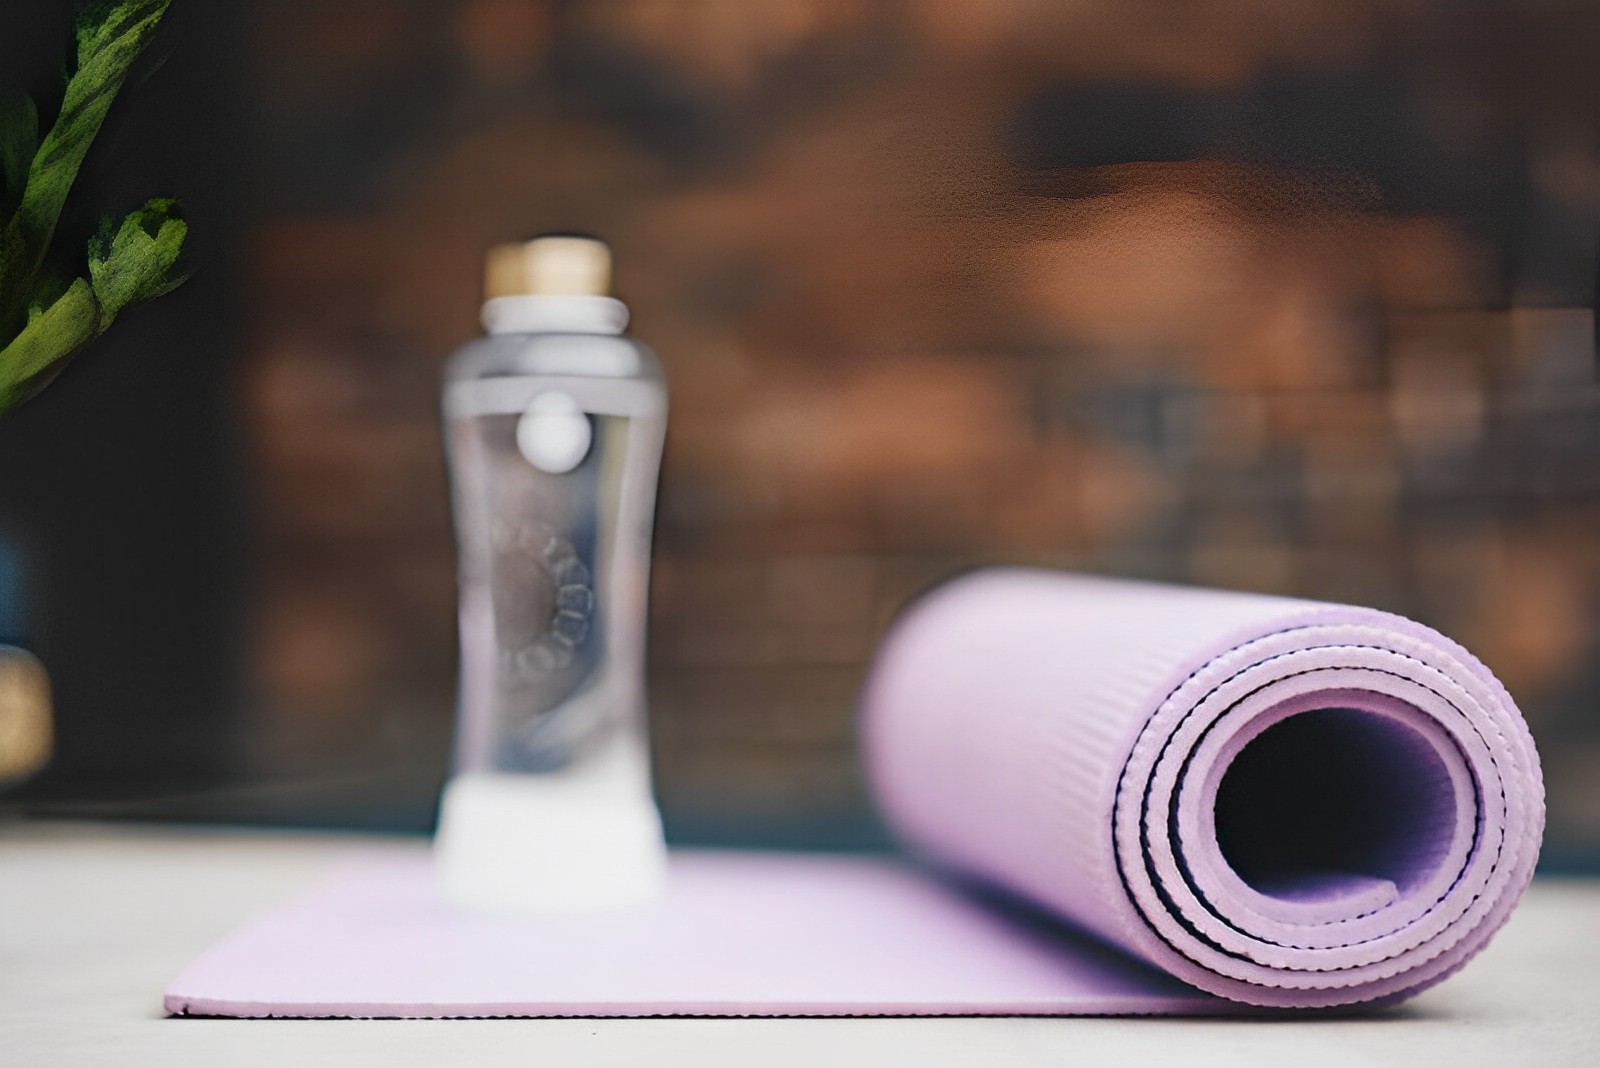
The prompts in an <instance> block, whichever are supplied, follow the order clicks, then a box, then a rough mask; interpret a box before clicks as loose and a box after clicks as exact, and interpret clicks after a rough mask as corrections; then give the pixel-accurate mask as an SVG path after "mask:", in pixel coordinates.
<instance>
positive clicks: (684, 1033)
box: [0, 822, 1600, 1068]
mask: <svg viewBox="0 0 1600 1068" xmlns="http://www.w3.org/2000/svg"><path fill="white" fill-rule="evenodd" d="M369 842H370V840H369V839H359V838H352V837H342V836H330V835H310V834H288V833H276V832H251V831H235V830H216V829H193V828H173V827H129V826H118V827H105V826H94V825H85V824H64V823H27V822H14V823H0V1064H4V1065H6V1066H8V1068H21V1066H31V1065H51V1066H70V1065H80V1064H82V1065H105V1064H126V1065H160V1066H162V1068H180V1066H184V1065H199V1066H205V1068H219V1066H223V1065H227V1066H237V1068H248V1066H250V1065H257V1064H259V1065H295V1066H296V1068H301V1066H311V1065H320V1064H329V1065H365V1064H374V1065H382V1066H384V1068H401V1066H405V1065H424V1066H429V1068H432V1066H446V1065H450V1066H453V1065H474V1066H476V1065H494V1064H526V1065H535V1064H537V1065H560V1066H565V1065H573V1064H643V1065H650V1066H671V1065H692V1066H695V1068H700V1066H708V1065H720V1064H729V1065H740V1066H747V1065H748V1066H763V1068H764V1066H779V1065H805V1066H807V1068H815V1066H819V1065H820V1066H823V1068H842V1066H845V1065H851V1064H864V1065H894V1066H900V1065H905V1066H915V1068H921V1066H924V1065H928V1066H931V1065H945V1064H982V1065H1006V1066H1011V1065H1033V1064H1038V1065H1051V1066H1061V1065H1076V1064H1099V1063H1113V1062H1114V1063H1118V1064H1123V1065H1143V1064H1162V1063H1180V1062H1181V1063H1182V1064H1184V1065H1185V1066H1186V1068H1187V1066H1201V1065H1212V1064H1218V1065H1221V1064H1228V1065H1234V1064H1241V1063H1262V1064H1287V1063H1293V1064H1296V1065H1305V1064H1340V1065H1361V1064H1405V1065H1417V1064H1435V1063H1438V1064H1448V1065H1451V1066H1457V1065H1474V1064H1486V1065H1488V1064H1493V1065H1503V1064H1541V1065H1564V1064H1571V1065H1585V1066H1593V1065H1600V882H1595V881H1577V880H1545V881H1539V882H1536V883H1535V884H1534V886H1533V888H1532V889H1531V890H1530V891H1529V892H1528V896H1527V898H1526V899H1525V900H1524V901H1523V903H1522V905H1521V907H1520V908H1519V909H1518V910H1517V913H1516V915H1515V916H1513V918H1512V920H1511V922H1510V924H1509V925H1508V926H1507V927H1506V929H1505V930H1504V931H1503V932H1502V933H1501V934H1500V936H1499V937H1498V938H1496V940H1495V941H1494V943H1493V944H1492V945H1491V946H1490V947H1489V949H1488V950H1486V951H1485V952H1484V953H1483V955H1482V956H1481V957H1479V958H1478V959H1477V960H1475V961H1474V962H1473V963H1472V964H1471V965H1470V966H1469V967H1468V968H1467V969H1466V970H1465V971H1464V972H1463V973H1462V974H1460V975H1458V976H1456V977H1455V978H1454V979H1451V980H1450V981H1449V982H1447V983H1445V984H1444V985H1442V986H1440V987H1438V988H1436V989H1434V990H1431V991H1429V992H1427V993H1426V994H1423V995H1422V996H1421V997H1419V998H1417V999H1416V1000H1414V1001H1412V1002H1411V1003H1410V1004H1409V1005H1407V1006H1405V1007H1403V1008H1401V1009H1399V1010H1394V1011H1391V1012H1389V1013H1386V1014H1382V1015H1378V1016H1372V1017H1366V1018H1354V1019H1310V1020H1307V1019H1299V1020H1284V1021H1264V1020H1152V1019H1111V1020H1104V1019H1101V1020H1097V1019H1038V1018H1028V1019H857V1020H818V1019H781V1020H715V1019H655V1020H333V1021H326V1020H324V1021H319V1020H217V1019H167V1018H165V1017H164V1016H163V1015H162V1012H161V992H162V989H163V988H164V987H165V986H166V984H167V982H168V981H169V980H170V979H172V977H173V976H174V975H176V974H177V972H178V970H179V969H180V968H182V967H183V965H185V964H186V963H188V961H189V960H190V959H191V958H193V957H194V956H195V955H196V954H198V953H199V952H200V951H201V950H203V949H205V948H206V947H207V946H208V945H210V944H211V943H212V942H213V941H215V940H216V939H217V938H219V937H221V936H222V935H224V934H226V933H227V932H228V931H229V930H231V929H232V928H233V927H235V926H236V925H238V924H239V923H240V922H242V921H243V920H245V919H246V918H248V917H250V916H251V915H253V914H255V913H257V912H259V911H261V910H262V909H264V908H268V907H270V906H272V905H274V904H276V903H278V902H280V901H283V900H284V899H286V898H287V897H289V896H292V895H293V894H294V893H295V891H296V890H298V889H299V888H301V887H303V886H304V885H306V884H307V883H308V882H309V881H310V880H312V879H313V878H315V877H316V876H317V875H318V874H319V873H320V872H322V871H323V870H324V869H325V868H326V867H327V866H328V865H329V864H331V863H333V862H334V861H336V860H337V859H338V858H339V857H340V856H341V854H343V853H344V852H346V851H348V850H350V849H351V848H352V847H354V846H357V845H365V844H368V843H369ZM400 848H417V849H422V848H425V847H424V845H423V844H422V843H420V842H415V843H413V844H412V845H411V846H406V845H404V844H402V845H401V846H400Z"/></svg>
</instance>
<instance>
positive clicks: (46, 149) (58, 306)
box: [0, 0, 188, 412]
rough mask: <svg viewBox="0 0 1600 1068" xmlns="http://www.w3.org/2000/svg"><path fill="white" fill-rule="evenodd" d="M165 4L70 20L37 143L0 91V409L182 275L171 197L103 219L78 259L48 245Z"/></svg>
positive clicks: (25, 112) (149, 0) (125, 4)
mask: <svg viewBox="0 0 1600 1068" xmlns="http://www.w3.org/2000/svg"><path fill="white" fill-rule="evenodd" d="M169 2H170V0H120V2H116V3H109V4H99V5H97V6H95V7H93V8H91V9H89V10H87V11H85V12H84V13H83V14H82V15H80V17H79V18H78V21H77V25H76V29H75V38H76V49H75V52H74V56H73V61H72V64H71V66H70V68H69V69H70V73H69V75H68V77H67V83H66V94H65V96H64V98H63V100H62V102H61V112H60V114H58V115H57V116H56V120H55V123H54V124H53V125H52V126H51V127H50V129H49V131H48V132H46V133H45V135H44V138H43V140H41V139H40V138H39V117H38V110H37V109H36V108H35V106H34V103H33V100H32V99H30V98H29V97H28V96H27V95H26V94H25V93H21V92H10V93H0V220H4V224H3V225H0V412H4V411H6V410H7V409H9V408H11V407H14V406H15V405H16V404H18V403H19V402H21V401H23V400H25V399H26V398H28V397H30V396H32V395H33V394H34V393H36V392H38V391H39V390H40V389H42V388H43V387H44V386H45V385H46V384H48V383H49V381H50V380H51V379H52V378H54V377H55V376H56V374H57V373H59V372H60V370H61V369H62V367H64V366H65V365H66V363H67V361H68V360H70V359H71V358H72V357H73V356H74V355H75V354H76V353H77V352H78V351H79V350H81V349H82V348H83V347H84V346H85V345H87V344H88V343H89V342H90V341H92V340H94V339H95V338H96V337H98V336H99V335H100V334H102V333H104V332H105V331H106V329H107V328H108V327H110V325H111V323H112V321H113V320H114V319H115V318H116V317H117V315H118V314H119V313H121V312H122V310H123V309H124V308H127V307H129V306H131V305H134V304H138V303H140V302H142V301H146V300H150V299H152V298H154V297H158V296H160V295H161V294H163V293H166V292H168V291H170V290H172V289H174V288H176V287H177V286H178V285H180V284H182V282H183V280H184V278H185V277H186V275H185V274H184V273H183V271H182V268H181V265H180V263H179V257H180V254H181V253H182V251H183V242H184V238H185V236H186V234H187V232H188V227H187V224H186V223H185V222H184V220H183V214H182V207H181V205H180V204H179V203H178V201H176V200H169V199H155V200H151V201H149V202H148V203H146V204H145V205H144V206H143V207H142V208H139V209H137V210H136V211H133V212H130V213H129V214H128V215H127V216H125V217H124V218H123V219H121V220H120V221H118V220H116V219H115V218H113V217H111V216H106V217H105V218H104V219H103V221H102V223H101V226H100V230H99V232H98V233H97V234H95V236H94V237H92V238H90V239H89V242H88V248H87V250H86V253H87V255H86V256H85V255H83V254H82V253H79V252H78V251H77V250H76V249H73V250H71V251H70V252H69V251H68V250H67V249H64V248H61V247H58V246H59V245H60V244H62V243H61V242H57V241H56V237H57V234H56V228H57V222H58V221H59V219H60V217H61V211H62V208H63V207H64V206H65V204H66V201H67V195H68V193H69V192H70V191H71V189H72V184H73V181H74V180H75V179H76V178H77V176H78V170H79V167H80V166H81V165H82V163H83V158H84V155H85V154H86V153H87V152H88V151H89V145H90V144H91V143H92V142H93V141H94V138H95V135H96V134H97V133H98V132H99V130H100V125H101V123H102V122H104V121H105V117H106V113H107V112H108V111H109V110H110V108H111V103H112V100H113V99H114V98H115V97H116V95H117V93H118V91H119V90H121V88H122V85H123V83H124V82H125V81H126V80H127V78H128V73H129V71H130V70H131V69H132V68H133V65H134V63H135V61H136V60H138V58H139V57H140V55H141V54H143V53H144V51H145V50H146V48H148V47H149V45H150V42H151V39H152V38H153V37H154V35H155V32H156V29H157V27H158V26H159V25H160V22H161V18H162V16H163V15H165V14H166V10H167V5H168V3H169Z"/></svg>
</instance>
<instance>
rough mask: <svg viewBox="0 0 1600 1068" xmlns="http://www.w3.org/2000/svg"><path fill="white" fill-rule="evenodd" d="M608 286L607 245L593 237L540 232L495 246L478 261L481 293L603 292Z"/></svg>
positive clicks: (586, 294) (501, 295)
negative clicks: (481, 271)
mask: <svg viewBox="0 0 1600 1068" xmlns="http://www.w3.org/2000/svg"><path fill="white" fill-rule="evenodd" d="M610 290H611V249H610V247H609V246H607V245H606V243H605V242H604V241H601V240H600V239H599V238H597V237H587V236H584V235H582V234H543V235H540V236H539V237H536V238H534V239H533V240H531V241H515V242H511V243H509V244H504V245H495V246H494V247H493V248H491V249H490V250H489V254H488V257H487V259H486V262H485V264H484V295H485V296H486V297H488V298H491V299H492V298H494V297H519V296H590V297H600V296H605V295H606V294H607V293H609V292H610Z"/></svg>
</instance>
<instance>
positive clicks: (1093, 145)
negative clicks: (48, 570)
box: [246, 0, 1600, 851]
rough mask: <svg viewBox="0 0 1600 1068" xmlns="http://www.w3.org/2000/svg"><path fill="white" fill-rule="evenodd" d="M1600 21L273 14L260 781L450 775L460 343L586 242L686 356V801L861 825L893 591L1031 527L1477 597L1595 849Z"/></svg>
mask: <svg viewBox="0 0 1600 1068" xmlns="http://www.w3.org/2000/svg"><path fill="white" fill-rule="evenodd" d="M1595 30H1596V22H1595V19H1594V17H1593V15H1592V14H1591V13H1587V12H1585V11H1584V10H1582V9H1579V8H1574V9H1571V10H1570V11H1569V10H1566V9H1561V8H1541V9H1540V12H1539V13H1537V14H1536V13H1530V12H1528V11H1526V10H1522V9H1519V8H1517V7H1515V6H1514V5H1509V4H1508V5H1504V6H1499V5H1488V6H1486V7H1483V8H1482V9H1481V10H1479V12H1478V14H1477V16H1476V17H1475V18H1471V19H1461V18H1457V17H1455V15H1453V14H1452V9H1451V8H1450V7H1448V6H1446V5H1442V4H1441V5H1437V6H1432V5H1417V4H1405V5H1400V4H1385V3H1361V4H1349V5H1279V4H1270V3H1262V4H1247V3H1238V2H1232V3H1221V2H1213V3H1199V4H1186V5H1170V4H1154V3H1151V4H1145V3H1133V4H1125V3H1122V4H1110V3H1107V4H1103V5H1101V4H1089V5H1059V4H1055V3H1047V2H1043V0H1041V2H1028V0H1006V2H1002V3H984V4H961V3H942V2H931V0H930V2H927V3H887V2H878V3H874V2H869V0H836V2H800V0H773V2H770V3H761V4H750V3H741V2H737V0H727V2H711V0H705V2H697V3H672V2H666V0H614V2H577V3H544V2H534V0H432V2H401V0H385V2H380V0H327V2H324V3H319V4H315V5H312V4H303V3H298V2H292V0H257V2H256V4H255V10H254V14H253V32H252V40H253V42H254V49H253V55H252V57H251V62H252V64H253V66H252V73H251V79H252V82H253V84H254V86H255V107H256V120H257V121H256V126H255V131H256V132H255V134H254V137H255V144H256V153H255V156H256V159H257V170H256V174H257V177H256V188H255V202H256V204H257V208H256V211H255V215H254V221H253V224H252V231H251V235H252V236H251V242H250V244H251V248H252V250H253V252H252V258H251V262H250V272H251V275H252V278H253V286H252V288H251V290H250V292H251V294H252V301H253V307H252V322H251V330H252V338H253V341H252V346H251V349H252V355H251V360H250V372H249V374H248V376H247V383H246V390H247V394H246V401H247V407H248V411H249V418H250V428H251V433H252V440H253V441H254V442H255V466H256V470H257V473H258V476H259V478H258V492H257V506H256V510H257V514H258V529H259V531H260V535H259V549H260V558H261V567H260V571H259V576H258V584H257V585H258V593H259V605H260V607H259V612H258V617H257V622H256V629H255V633H256V635H257V640H256V648H257V674H258V680H259V685H258V692H259V694H260V706H259V708H258V709H257V712H256V722H257V724H258V728H259V729H258V744H257V751H258V753H259V754H260V761H261V766H262V767H263V768H264V769H269V770H271V771H273V772H275V773H280V774H288V775H291V776H292V775H302V776H306V777H309V778H315V777H317V776H326V777H332V778H338V777H340V776H349V777H354V778H357V779H359V778H361V777H362V776H370V777H371V778H372V780H373V781H374V782H389V783H391V785H392V789H393V797H396V798H413V799H414V798H416V797H419V796H420V797H425V794H426V789H427V788H428V785H429V784H430V783H431V779H430V776H436V775H437V774H438V773H439V772H440V770H441V769H442V767H443V761H444V753H445V749H446V747H447V746H448V736H449V726H450V714H451V703H452V687H453V677H452V673H453V670H454V668H453V664H454V647H453V641H454V638H453V596H454V595H453V571H452V567H453V565H452V555H451V546H450V534H449V517H448V514H447V510H446V507H445V498H444V480H443V471H442V462H441V458H440V455H439V448H438V441H437V421H436V415H435V408H436V403H437V384H438V376H439V371H440V367H441V365H442V362H443V361H444V359H445V358H446V357H447V355H448V353H449V352H450V350H451V349H452V348H453V347H454V346H455V345H457V344H459V343H460V342H461V341H462V340H464V339H465V338H467V337H468V336H470V335H471V334H473V333H475V332H476V329H477V327H476V324H475V315H476V310H477V305H478V299H479V293H478V285H479V275H480V257H481V254H482V250H483V249H484V247H485V246H486V245H488V244H489V243H491V242H493V241H497V240H503V239H506V238H510V237H517V236H522V235H525V234H529V233H533V232H537V231H540V230H544V229H587V230H593V231H595V232H598V233H601V234H603V235H605V236H607V237H608V238H609V239H610V240H611V241H612V242H613V243H614V245H615V246H616V249H617V253H618V260H619V290H620V292H621V295H622V296H623V297H624V298H625V299H627V300H628V301H629V303H630V304H631V305H632V307H633V309H634V316H635V320H634V321H635V324H636V328H637V330H638V332H639V334H640V335H641V336H642V337H643V338H644V339H646V340H647V341H649V342H650V343H651V344H653V345H654V346H655V347H656V348H657V349H658V350H659V352H660V354H661V356H662V359H663V362H664V363H665V365H666V368H667V371H668V374H669V377H670V382H671V388H672V395H673V424H672V427H671V431H670V435H669V444H668V455H667V460H666V469H665V476H664V482H663V487H662V498H661V506H660V522H659V535H658V544H657V554H656V572H655V581H654V594H653V604H652V631H651V642H652V683H651V687H652V700H653V710H654V717H655V718H654V729H655V736H656V743H657V757H658V761H659V767H660V784H661V789H662V792H663V795H664V797H665V799H666V801H667V802H668V804H669V806H670V807H676V808H677V809H680V810H683V811H690V812H696V811H704V812H720V813H724V814H737V813H745V814H748V815H751V816H752V818H760V817H761V815H762V814H781V813H788V814H794V813H801V814H805V813H812V814H818V813H829V812H837V811H845V810H850V809H853V808H859V807H860V806H861V805H862V803H863V799H862V795H861V787H860V784H859V781H858V778H857V775H856V771H855V768H854V763H853V747H852V737H851V725H850V719H851V711H852V708H851V706H852V701H853V697H854V691H855V688H856V686H857V684H858V682H859V679H860V676H861V673H862V670H863V668H864V666H865V663H866V661H867V659H868V657H869V656H870V653H871V650H872V648H873V645H874V643H875V641H876V639H877V637H878V636H879V634H880V633H881V632H882V629H883V627H884V625H885V623H886V622H887V620H888V619H889V618H890V616H891V615H892V614H893V613H894V611H895V610H896V609H897V608H898V607H899V606H900V605H901V604H903V603H904V601H905V600H906V598H907V597H909V596H910V595H912V594H913V593H915V592H916V591H918V590H919V589H922V588H924V587H925V586H926V585H927V584H929V583H930V582H932V581H935V580H936V579H938V578H939V577H941V576H943V575H946V574H948V573H949V572H950V571H952V570H954V569H957V568H960V567H964V566H970V565H972V564H975V563H982V562H985V561H998V560H1008V561H1019V560H1020V561H1033V562H1040V563H1046V564H1054V565H1063V566H1073V567H1081V568H1088V569H1093V570H1099V571H1105V572H1109V573H1116V574H1126V575H1136V576H1150V577H1159V578H1169V579H1177V580H1186V581H1194V582H1202V583H1212V584H1218V585H1226V586H1235V587H1241V588H1246V589H1260V590H1268V591H1274V592H1292V593H1297V594H1303V595H1307V596H1314V597H1326V598H1332V599H1338V600H1350V601H1357V602H1362V603H1368V604H1374V605H1378V606H1380V607H1384V608H1390V609H1394V610H1397V611H1401V612H1405V613H1408V614H1411V615H1415V616H1417V617H1420V618H1422V619H1424V620H1426V621H1428V622H1430V623H1433V624H1435V625H1437V626H1439V627H1441V628H1442V629H1444V630H1446V631H1447V632H1449V633H1451V634H1453V635H1455V636H1458V637H1459V638H1461V639H1462V640H1463V641H1465V642H1466V643H1467V644H1468V645H1469V646H1471V647H1472V648H1474V649H1475V650H1476V651H1478V652H1479V653H1480V654H1481V655H1482V656H1483V657H1484V658H1485V659H1486V660H1487V661H1488V662H1489V663H1490V664H1491V665H1492V666H1493V667H1494V668H1495V669H1496V670H1497V671H1498V672H1499V673H1500V674H1501V676H1502V677H1503V678H1504V679H1505V680H1506V682H1507V684H1508V685H1509V686H1510V687H1511V688H1512V690H1513V692H1514V693H1515V694H1516V695H1517V696H1518V697H1519V699H1520V700H1521V701H1522V702H1523V703H1524V707H1525V708H1526V710H1527V712H1528V714H1529V717H1530V719H1531V720H1532V721H1533V722H1534V726H1535V729H1536V731H1537V732H1538V734H1539V736H1540V738H1541V740H1542V741H1543V742H1544V743H1545V752H1546V755H1547V758H1548V759H1549V762H1550V777H1551V782H1552V803H1553V822H1552V834H1553V841H1555V842H1556V843H1557V846H1558V848H1571V849H1573V850H1578V851H1581V850H1583V849H1595V850H1596V851H1600V815H1597V813H1600V796H1595V795H1594V791H1595V790H1596V789H1597V788H1596V787H1595V786H1592V785H1589V784H1590V782H1591V781H1594V782H1600V776H1595V775H1593V774H1592V772H1593V770H1594V769H1596V768H1600V713H1597V711H1596V708H1595V704H1596V701H1597V699H1600V658H1597V656H1596V652H1597V645H1600V551H1597V548H1596V538H1597V535H1600V400H1597V391H1596V375H1595V357H1594V321H1593V314H1592V310H1591V305H1592V303H1593V299H1594V279H1595V258H1594V257H1595V249H1594V244H1595V233H1596V225H1597V219H1600V166H1597V163H1596V157H1597V151H1596V150H1597V145H1596V141H1595V137H1596V134H1595V130H1596V125H1595V117H1596V110H1595V88H1594V85H1593V83H1592V80H1591V78H1590V77H1589V74H1588V72H1589V71H1590V70H1591V68H1592V63H1591V57H1590V56H1589V55H1588V54H1586V53H1585V51H1584V49H1583V46H1582V44H1581V42H1582V41H1584V40H1588V41H1590V42H1592V41H1593V40H1595V39H1596V34H1595V32H1594V31H1595ZM374 789H376V790H378V791H379V794H381V793H382V789H381V788H379V787H374ZM1586 791H1587V792H1588V793H1586ZM375 796H376V795H375ZM383 796H389V795H383ZM729 818H734V816H732V815H729ZM1563 843H1565V845H1563Z"/></svg>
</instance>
